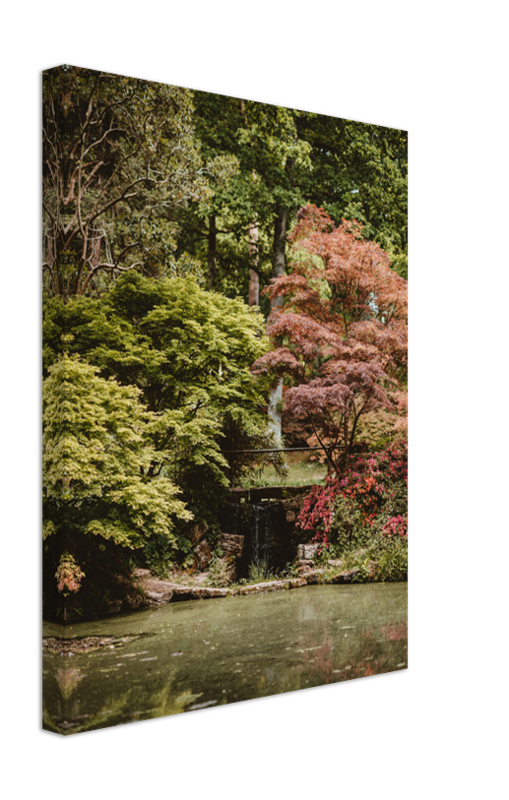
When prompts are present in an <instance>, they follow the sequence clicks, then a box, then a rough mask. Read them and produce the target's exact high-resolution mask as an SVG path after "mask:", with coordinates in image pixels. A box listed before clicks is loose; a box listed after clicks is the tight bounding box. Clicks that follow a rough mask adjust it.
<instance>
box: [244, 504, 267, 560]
mask: <svg viewBox="0 0 509 800" xmlns="http://www.w3.org/2000/svg"><path fill="white" fill-rule="evenodd" d="M270 517H271V514H270V506H268V505H266V504H264V505H253V516H252V518H251V520H250V525H249V528H250V530H249V533H250V536H249V562H250V563H251V564H257V565H258V564H260V563H264V564H267V565H268V563H269V559H270V551H271V543H272V542H271V539H272V536H271V534H272V526H271V524H270V523H271V519H270Z"/></svg>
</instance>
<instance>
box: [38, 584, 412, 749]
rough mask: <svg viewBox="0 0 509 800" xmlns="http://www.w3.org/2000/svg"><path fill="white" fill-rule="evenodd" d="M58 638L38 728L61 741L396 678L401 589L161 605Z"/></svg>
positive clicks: (326, 589)
mask: <svg viewBox="0 0 509 800" xmlns="http://www.w3.org/2000/svg"><path fill="white" fill-rule="evenodd" d="M61 630H62V629H61V628H59V626H57V625H51V624H46V623H45V624H44V636H46V637H52V636H53V637H54V636H59V635H61ZM66 635H67V637H69V638H71V642H70V644H69V645H68V646H67V648H66V650H67V651H68V652H66V653H65V655H61V654H60V653H57V652H51V651H48V650H45V651H44V655H43V715H44V723H43V726H44V728H46V729H47V730H53V731H57V732H59V733H66V734H67V733H77V732H80V731H88V730H95V729H97V728H105V727H109V726H111V725H118V724H121V723H126V722H132V721H134V720H142V719H151V718H153V717H160V716H166V715H169V714H178V713H181V712H184V711H193V710H196V709H200V708H207V707H214V706H218V705H224V704H226V703H235V702H238V701H240V700H249V699H253V698H257V697H267V696H269V695H274V694H280V693H281V692H291V691H295V690H297V689H306V688H310V687H313V686H321V685H323V684H329V683H337V682H339V681H345V680H351V679H353V678H361V677H365V676H368V675H376V674H380V673H383V672H391V671H394V670H400V669H405V668H406V667H407V658H408V656H407V584H406V583H391V584H359V585H350V586H307V587H304V588H301V589H293V590H291V591H279V592H271V593H267V594H259V595H249V596H245V597H225V598H217V599H213V600H192V601H189V602H183V603H175V604H171V603H170V604H169V605H167V606H164V607H161V608H159V609H156V610H151V611H143V612H138V613H132V614H126V615H123V616H118V617H115V618H109V619H106V620H101V621H98V622H88V623H79V624H74V625H68V626H67V628H66ZM84 637H102V643H101V646H98V647H96V649H94V646H93V645H94V641H95V640H89V639H84ZM110 637H111V638H110ZM85 643H88V647H87V649H88V650H89V652H81V651H82V650H83V648H84V646H85ZM96 644H97V642H96ZM73 645H75V651H76V652H74V651H73Z"/></svg>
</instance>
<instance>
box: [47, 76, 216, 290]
mask: <svg viewBox="0 0 509 800" xmlns="http://www.w3.org/2000/svg"><path fill="white" fill-rule="evenodd" d="M192 110H193V109H192V100H191V93H190V91H188V90H186V89H181V88H177V87H174V86H168V85H163V84H157V83H153V82H148V81H141V80H137V79H134V78H126V77H122V76H118V75H111V74H108V73H102V72H96V71H94V70H88V69H81V68H78V67H70V66H63V67H58V68H56V69H52V70H48V71H47V72H45V73H44V75H43V229H44V254H45V261H44V270H45V275H46V285H47V288H48V289H49V290H50V291H51V292H52V293H54V294H58V295H61V296H62V297H64V298H68V297H69V296H72V295H76V294H86V293H89V292H90V291H91V290H92V289H93V288H94V287H95V288H97V287H101V285H104V283H105V277H106V276H110V277H111V276H112V275H113V276H115V275H118V274H120V273H121V272H123V271H126V270H129V269H133V268H135V267H139V268H141V269H144V270H145V271H148V272H151V271H153V270H154V269H160V268H161V265H163V264H164V262H165V261H168V258H169V256H171V255H172V254H173V251H174V249H175V226H174V225H172V224H171V213H172V211H173V210H174V209H175V208H176V207H178V206H181V205H182V204H185V203H186V202H187V201H188V200H190V199H194V200H197V199H198V198H200V197H202V196H203V195H204V194H205V193H206V191H207V186H206V181H205V178H204V175H203V172H202V163H201V159H200V156H199V151H198V148H197V146H196V143H195V141H194V139H193V126H192Z"/></svg>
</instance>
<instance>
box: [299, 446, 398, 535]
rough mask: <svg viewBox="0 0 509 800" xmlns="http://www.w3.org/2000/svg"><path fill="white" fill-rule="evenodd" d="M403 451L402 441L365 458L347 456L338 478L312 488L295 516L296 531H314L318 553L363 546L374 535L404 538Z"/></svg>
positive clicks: (331, 477)
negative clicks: (296, 516) (296, 518)
mask: <svg viewBox="0 0 509 800" xmlns="http://www.w3.org/2000/svg"><path fill="white" fill-rule="evenodd" d="M407 486H408V452H407V443H406V441H400V442H398V443H393V444H391V445H390V446H389V447H387V448H386V449H385V450H383V451H381V452H378V453H372V454H370V455H369V456H367V457H366V456H351V458H350V462H349V466H348V468H347V469H346V471H345V472H344V474H343V475H341V476H337V475H334V474H333V475H329V477H328V478H327V483H326V485H325V486H313V488H312V490H311V492H310V493H309V495H308V496H307V498H306V500H305V502H304V505H303V508H302V511H301V513H300V515H299V519H298V525H299V527H300V528H301V530H307V531H312V532H313V541H315V542H319V543H320V544H321V546H322V547H321V549H323V548H328V547H329V545H330V544H334V545H338V546H339V547H340V548H346V547H348V546H350V545H362V544H365V543H366V541H367V540H369V539H370V538H371V537H372V536H373V534H375V533H383V535H384V536H386V537H389V538H391V537H393V536H395V535H396V536H405V537H406V536H407Z"/></svg>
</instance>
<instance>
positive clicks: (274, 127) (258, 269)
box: [43, 66, 407, 310]
mask: <svg viewBox="0 0 509 800" xmlns="http://www.w3.org/2000/svg"><path fill="white" fill-rule="evenodd" d="M43 89H44V91H43V206H44V213H43V223H44V225H43V228H44V256H45V258H44V274H45V285H46V287H47V289H48V291H49V292H51V293H53V294H58V295H61V296H63V297H64V298H65V297H69V296H73V295H79V294H90V293H93V292H94V291H101V290H103V289H104V288H105V287H106V286H107V285H108V283H109V281H110V280H111V278H112V277H114V276H118V275H119V274H120V273H121V272H123V271H126V270H129V269H137V270H139V271H141V272H142V273H144V274H146V275H152V276H171V275H174V274H179V275H182V274H189V272H191V274H193V275H194V276H195V278H197V279H199V280H201V281H203V283H204V284H205V285H207V286H208V287H209V288H210V289H216V290H218V291H221V292H222V293H223V294H226V295H227V296H229V297H236V296H240V297H242V298H244V299H245V300H246V301H247V300H248V298H249V290H250V284H251V304H257V301H259V290H255V288H254V286H253V283H257V284H258V285H259V289H260V290H261V289H262V288H263V287H264V286H266V285H267V284H268V282H269V280H270V278H271V277H276V276H277V275H280V274H283V273H284V271H285V267H286V247H287V245H286V235H287V233H288V232H289V230H290V229H291V228H292V227H293V224H294V221H295V218H296V217H295V215H296V213H297V211H298V209H299V208H300V207H301V206H304V205H306V204H307V203H313V204H314V205H317V206H321V207H323V208H324V209H325V211H326V212H327V213H328V214H329V215H330V216H331V218H332V219H333V220H334V221H335V223H336V224H339V223H340V222H341V219H343V218H345V219H349V220H351V219H356V220H357V221H358V222H359V223H360V224H361V225H363V231H364V236H365V238H368V239H371V240H373V241H375V242H377V243H378V244H380V245H381V247H383V249H384V250H385V251H386V252H387V254H388V255H389V258H390V260H391V264H392V267H393V269H395V270H396V271H397V272H398V273H399V274H400V275H402V276H403V277H406V276H407V134H406V133H405V132H404V131H399V130H394V129H391V128H383V127H381V126H377V125H371V124H366V123H361V122H354V121H350V120H343V119H339V118H335V117H329V116H325V115H322V114H316V113H310V112H305V111H297V110H294V109H288V108H284V107H279V106H274V105H268V104H264V103H258V102H253V101H248V100H243V99H237V98H231V97H226V96H223V95H217V94H212V93H208V92H198V91H195V92H193V91H191V90H188V89H183V88H179V87H175V86H170V85H163V84H157V83H153V82H148V81H142V80H137V79H134V78H126V77H122V76H116V75H110V74H107V73H101V72H96V71H94V70H87V69H81V68H77V67H68V66H64V67H59V68H57V69H54V70H48V71H47V72H46V73H45V76H44V87H43ZM255 301H256V302H255ZM264 302H266V301H263V300H262V304H263V303H264ZM265 308H266V310H268V306H266V307H265Z"/></svg>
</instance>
